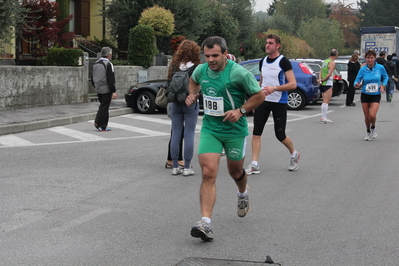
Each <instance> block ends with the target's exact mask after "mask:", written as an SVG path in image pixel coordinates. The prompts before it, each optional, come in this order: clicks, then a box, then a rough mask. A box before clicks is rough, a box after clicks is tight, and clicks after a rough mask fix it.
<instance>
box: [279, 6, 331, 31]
mask: <svg viewBox="0 0 399 266" xmlns="http://www.w3.org/2000/svg"><path fill="white" fill-rule="evenodd" d="M275 14H283V15H285V16H286V17H288V18H290V20H291V21H292V22H293V23H294V25H297V27H298V26H300V25H301V23H302V22H304V21H307V20H309V19H313V18H326V17H327V14H326V5H325V4H324V3H323V1H322V0H285V1H278V2H276V12H275Z"/></svg>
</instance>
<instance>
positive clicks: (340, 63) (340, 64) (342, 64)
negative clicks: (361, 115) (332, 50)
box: [334, 59, 349, 93]
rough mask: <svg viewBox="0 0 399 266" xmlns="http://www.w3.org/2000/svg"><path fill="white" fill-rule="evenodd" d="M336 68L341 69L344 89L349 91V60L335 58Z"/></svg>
mask: <svg viewBox="0 0 399 266" xmlns="http://www.w3.org/2000/svg"><path fill="white" fill-rule="evenodd" d="M334 61H335V69H336V70H338V71H339V73H340V74H341V76H342V81H343V82H344V91H343V93H346V92H347V91H348V87H349V82H348V60H342V59H335V60H334Z"/></svg>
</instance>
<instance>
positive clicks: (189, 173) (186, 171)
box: [183, 168, 194, 176]
mask: <svg viewBox="0 0 399 266" xmlns="http://www.w3.org/2000/svg"><path fill="white" fill-rule="evenodd" d="M193 174H194V170H193V169H191V168H190V169H184V170H183V175H184V176H189V175H193Z"/></svg>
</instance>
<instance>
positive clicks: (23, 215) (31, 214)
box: [0, 210, 45, 233]
mask: <svg viewBox="0 0 399 266" xmlns="http://www.w3.org/2000/svg"><path fill="white" fill-rule="evenodd" d="M44 216H45V213H44V212H42V211H34V210H25V211H21V212H19V213H16V214H14V216H13V217H12V218H11V220H9V221H7V222H4V223H1V224H0V230H1V232H5V233H6V232H10V231H13V230H16V229H19V228H21V227H24V226H27V225H29V224H31V223H33V222H35V221H37V220H39V219H41V218H43V217H44Z"/></svg>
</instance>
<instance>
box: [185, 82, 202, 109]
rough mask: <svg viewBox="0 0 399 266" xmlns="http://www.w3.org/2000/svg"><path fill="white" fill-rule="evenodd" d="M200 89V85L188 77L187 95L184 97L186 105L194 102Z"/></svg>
mask: <svg viewBox="0 0 399 266" xmlns="http://www.w3.org/2000/svg"><path fill="white" fill-rule="evenodd" d="M200 90H201V86H200V84H198V83H195V82H194V80H193V79H192V78H190V83H189V84H188V95H187V98H186V105H187V106H191V105H192V104H193V103H195V102H196V101H197V99H198V97H199V93H200Z"/></svg>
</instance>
